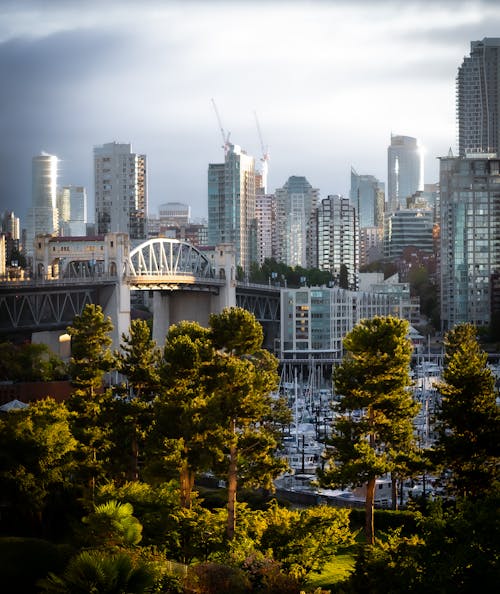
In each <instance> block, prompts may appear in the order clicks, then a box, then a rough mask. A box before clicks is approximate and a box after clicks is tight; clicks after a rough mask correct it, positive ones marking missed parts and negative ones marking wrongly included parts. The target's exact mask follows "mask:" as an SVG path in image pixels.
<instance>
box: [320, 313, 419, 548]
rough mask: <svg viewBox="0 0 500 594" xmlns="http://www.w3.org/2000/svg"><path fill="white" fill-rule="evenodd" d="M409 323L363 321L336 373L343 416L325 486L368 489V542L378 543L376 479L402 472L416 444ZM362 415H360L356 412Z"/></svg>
mask: <svg viewBox="0 0 500 594" xmlns="http://www.w3.org/2000/svg"><path fill="white" fill-rule="evenodd" d="M408 329H409V325H408V322H406V321H404V320H399V319H397V318H393V317H376V318H373V319H371V320H368V319H367V320H363V321H361V322H360V323H359V324H358V325H357V326H356V327H355V328H354V329H353V330H352V331H351V332H349V333H348V334H347V335H346V337H345V338H344V347H345V349H346V351H347V354H346V356H345V358H344V360H343V362H342V364H341V365H340V366H339V367H337V368H336V369H335V371H334V384H335V389H336V391H337V393H338V394H339V395H341V398H340V402H339V403H338V404H337V405H336V410H337V412H338V413H339V415H340V416H339V417H338V419H337V420H336V421H335V422H334V425H333V434H332V438H331V440H330V442H329V447H328V450H327V461H328V464H327V466H326V467H325V470H324V471H322V472H320V473H319V474H320V480H321V482H322V484H323V485H329V486H330V485H335V486H342V485H346V484H350V485H363V484H365V485H366V500H365V511H366V527H365V531H366V539H367V542H368V543H369V544H373V541H374V527H373V509H374V496H375V484H376V479H377V477H380V476H383V475H384V474H386V473H388V472H393V471H397V470H398V466H397V462H398V453H399V452H402V451H406V450H408V449H409V448H410V447H412V444H413V426H412V419H413V417H414V416H415V414H416V411H417V408H418V406H417V404H415V403H414V402H413V400H412V396H411V393H410V392H409V391H408V389H407V388H408V386H409V384H410V377H409V364H410V358H411V351H412V345H411V342H410V340H409V339H408V338H407V334H408ZM354 411H358V413H359V415H360V416H359V417H358V416H353V414H352V413H353V412H354Z"/></svg>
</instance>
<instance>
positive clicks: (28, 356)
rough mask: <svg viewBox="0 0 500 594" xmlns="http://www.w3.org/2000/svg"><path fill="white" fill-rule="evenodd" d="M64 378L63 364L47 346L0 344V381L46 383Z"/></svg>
mask: <svg viewBox="0 0 500 594" xmlns="http://www.w3.org/2000/svg"><path fill="white" fill-rule="evenodd" d="M65 377H66V367H65V365H64V363H63V362H62V360H61V359H60V358H59V357H58V356H56V355H55V354H54V353H52V352H51V350H50V349H49V347H48V346H47V345H45V344H33V343H24V344H22V345H14V344H12V343H10V342H2V343H0V381H13V382H48V381H55V380H61V379H64V378H65Z"/></svg>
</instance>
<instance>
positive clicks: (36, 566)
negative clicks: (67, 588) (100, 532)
mask: <svg viewBox="0 0 500 594" xmlns="http://www.w3.org/2000/svg"><path fill="white" fill-rule="evenodd" d="M70 556H71V549H70V548H69V547H68V546H65V545H56V544H54V543H52V542H49V541H47V540H41V539H38V538H16V537H12V536H11V537H3V538H0V559H1V566H2V574H1V578H0V582H1V589H2V592H6V593H7V592H15V593H16V594H32V593H33V592H35V591H36V589H35V584H36V582H37V581H38V580H39V579H41V578H43V577H44V576H46V575H47V573H48V572H49V571H53V572H59V571H62V569H63V568H64V567H65V565H66V563H67V562H68V559H69V558H70Z"/></svg>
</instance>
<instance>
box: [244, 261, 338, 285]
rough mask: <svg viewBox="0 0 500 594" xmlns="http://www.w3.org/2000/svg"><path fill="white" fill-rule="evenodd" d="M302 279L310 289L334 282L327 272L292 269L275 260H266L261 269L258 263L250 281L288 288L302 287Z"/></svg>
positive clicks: (253, 268)
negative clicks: (277, 284)
mask: <svg viewBox="0 0 500 594" xmlns="http://www.w3.org/2000/svg"><path fill="white" fill-rule="evenodd" d="M301 278H305V279H306V281H305V282H306V284H307V285H308V286H309V287H321V286H323V285H324V286H328V285H329V284H330V283H332V282H333V280H334V279H333V276H332V275H331V273H330V272H328V271H327V270H319V269H318V268H302V267H301V266H296V267H295V268H292V267H290V266H287V265H286V264H283V263H282V262H276V260H274V259H273V258H266V260H264V264H262V266H261V267H259V266H258V264H256V263H253V264H252V265H251V267H250V277H249V280H250V282H252V283H259V284H268V283H273V284H275V283H280V284H281V285H285V283H286V285H287V286H288V287H300V286H301V284H302V283H301V280H300V279H301Z"/></svg>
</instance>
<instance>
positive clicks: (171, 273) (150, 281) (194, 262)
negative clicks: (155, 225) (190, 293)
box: [127, 237, 220, 286]
mask: <svg viewBox="0 0 500 594" xmlns="http://www.w3.org/2000/svg"><path fill="white" fill-rule="evenodd" d="M127 277H128V279H129V282H130V284H132V285H136V286H137V285H143V286H144V285H156V284H158V285H161V284H164V283H168V282H174V281H175V282H176V283H179V284H206V283H207V282H208V283H211V282H212V283H213V284H220V280H219V279H217V277H216V273H215V270H214V268H213V266H212V264H211V263H210V260H209V259H208V258H207V256H206V255H205V254H203V253H202V252H200V251H199V250H198V249H196V248H195V247H194V246H193V245H192V244H190V243H188V242H186V241H179V240H177V239H169V238H166V237H159V238H155V239H149V240H148V241H145V242H144V243H141V244H140V245H138V246H137V247H136V248H134V249H133V250H132V251H131V252H130V255H129V258H128V272H127Z"/></svg>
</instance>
